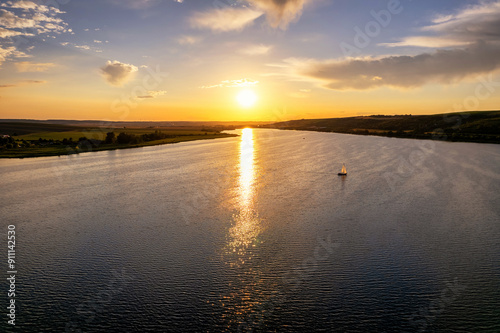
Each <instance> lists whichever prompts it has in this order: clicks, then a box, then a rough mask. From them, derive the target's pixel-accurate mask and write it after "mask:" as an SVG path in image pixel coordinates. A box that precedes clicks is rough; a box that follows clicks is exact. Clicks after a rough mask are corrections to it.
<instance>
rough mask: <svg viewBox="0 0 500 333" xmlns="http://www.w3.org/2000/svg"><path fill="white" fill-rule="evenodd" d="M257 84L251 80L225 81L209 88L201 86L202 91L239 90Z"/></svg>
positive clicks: (257, 82)
mask: <svg viewBox="0 0 500 333" xmlns="http://www.w3.org/2000/svg"><path fill="white" fill-rule="evenodd" d="M258 84H259V81H255V80H251V79H239V80H226V81H222V82H221V83H219V84H214V85H211V86H201V87H200V88H202V89H211V88H240V87H252V86H256V85H258Z"/></svg>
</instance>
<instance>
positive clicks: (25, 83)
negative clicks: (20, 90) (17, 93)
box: [0, 80, 47, 88]
mask: <svg viewBox="0 0 500 333" xmlns="http://www.w3.org/2000/svg"><path fill="white" fill-rule="evenodd" d="M45 83H47V81H41V80H24V81H20V82H18V83H16V84H2V85H0V88H15V87H21V86H25V85H28V84H45Z"/></svg>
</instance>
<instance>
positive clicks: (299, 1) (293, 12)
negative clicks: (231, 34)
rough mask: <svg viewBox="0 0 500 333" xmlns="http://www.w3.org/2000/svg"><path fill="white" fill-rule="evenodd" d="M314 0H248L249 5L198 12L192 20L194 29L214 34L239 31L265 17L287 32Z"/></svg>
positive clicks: (273, 25)
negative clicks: (208, 30) (289, 26)
mask: <svg viewBox="0 0 500 333" xmlns="http://www.w3.org/2000/svg"><path fill="white" fill-rule="evenodd" d="M311 1H312V0H247V4H248V5H249V6H248V5H245V4H243V5H241V6H239V7H234V6H233V7H229V6H228V7H226V8H217V9H212V10H208V11H205V12H197V13H195V14H194V15H193V16H192V17H191V18H190V24H191V27H193V28H199V29H210V30H212V31H214V32H225V31H235V30H236V31H237V30H242V29H243V28H245V27H247V26H249V25H252V23H253V22H254V21H255V20H256V19H258V18H259V17H261V16H263V15H265V16H266V19H267V22H268V23H269V25H270V26H271V27H273V28H280V29H282V30H286V29H287V28H288V25H289V24H290V23H292V22H294V21H296V20H298V19H299V18H300V16H301V15H302V11H303V10H304V6H305V5H306V4H307V3H309V2H311Z"/></svg>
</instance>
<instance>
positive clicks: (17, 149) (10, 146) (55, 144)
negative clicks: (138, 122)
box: [0, 124, 235, 158]
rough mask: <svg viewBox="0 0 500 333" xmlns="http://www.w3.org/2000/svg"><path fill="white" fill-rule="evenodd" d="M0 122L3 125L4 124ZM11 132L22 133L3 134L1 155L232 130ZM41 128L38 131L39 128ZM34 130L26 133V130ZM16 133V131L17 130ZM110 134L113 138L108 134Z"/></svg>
mask: <svg viewBox="0 0 500 333" xmlns="http://www.w3.org/2000/svg"><path fill="white" fill-rule="evenodd" d="M1 127H2V126H1V124H0V128H1ZM7 127H8V128H9V130H10V131H11V132H14V131H19V132H22V133H23V135H19V136H10V137H8V138H3V139H2V140H3V145H1V146H0V158H27V157H42V156H61V155H72V154H79V153H83V152H94V151H103V150H116V149H130V148H139V147H147V146H156V145H163V144H172V143H178V142H187V141H194V140H208V139H217V138H227V137H232V136H235V135H233V134H225V133H220V132H218V131H210V130H209V131H202V130H199V129H182V130H168V129H167V130H158V129H151V128H134V129H104V128H78V127H76V128H75V127H71V128H68V127H67V128H65V129H66V131H64V130H63V128H58V129H57V130H60V131H53V130H54V129H55V128H54V127H51V126H49V127H44V128H43V129H41V128H37V127H33V126H31V125H30V126H25V124H20V126H19V127H17V128H16V127H14V126H7ZM40 129H41V130H42V131H40V132H38V130H40ZM29 131H31V132H33V133H27V132H29ZM111 133H112V134H111ZM122 133H125V134H126V135H127V136H126V140H127V141H126V142H123V140H122V142H120V140H119V139H121V138H120V134H122ZM16 134H17V133H16ZM110 135H111V137H112V138H111V139H110V140H107V137H108V136H110Z"/></svg>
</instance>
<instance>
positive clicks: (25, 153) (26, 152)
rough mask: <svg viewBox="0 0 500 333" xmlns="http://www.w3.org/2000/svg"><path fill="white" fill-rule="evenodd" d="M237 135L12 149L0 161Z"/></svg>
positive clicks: (226, 136)
mask: <svg viewBox="0 0 500 333" xmlns="http://www.w3.org/2000/svg"><path fill="white" fill-rule="evenodd" d="M236 136H238V135H237V134H228V133H219V134H209V135H193V136H179V137H175V138H167V139H162V140H156V141H148V142H143V143H137V144H126V145H125V144H102V145H99V146H97V147H91V148H90V149H76V148H74V147H70V146H56V147H44V148H11V149H5V150H3V151H1V152H0V159H16V158H17V159H23V158H36V157H51V156H52V157H53V156H70V155H76V154H80V153H91V152H98V151H106V150H119V149H133V148H142V147H150V146H160V145H167V144H175V143H180V142H189V141H198V140H212V139H222V138H230V137H236Z"/></svg>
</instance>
